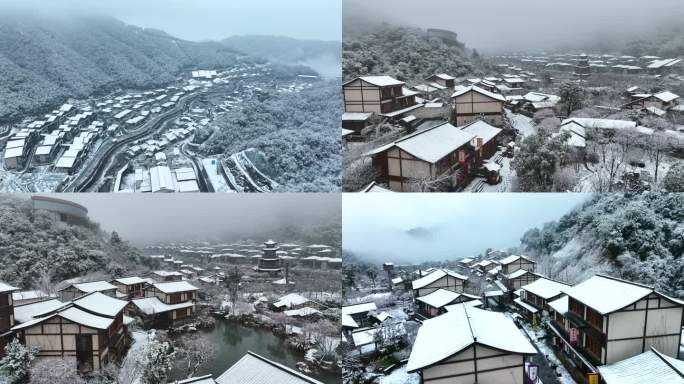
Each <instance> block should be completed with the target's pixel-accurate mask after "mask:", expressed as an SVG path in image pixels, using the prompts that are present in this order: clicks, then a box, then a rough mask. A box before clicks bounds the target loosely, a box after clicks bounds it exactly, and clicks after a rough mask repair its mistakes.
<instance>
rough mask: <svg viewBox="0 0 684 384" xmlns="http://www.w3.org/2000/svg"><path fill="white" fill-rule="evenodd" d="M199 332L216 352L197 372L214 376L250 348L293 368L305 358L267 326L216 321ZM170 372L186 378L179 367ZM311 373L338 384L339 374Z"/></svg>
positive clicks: (178, 377) (315, 376) (329, 382)
mask: <svg viewBox="0 0 684 384" xmlns="http://www.w3.org/2000/svg"><path fill="white" fill-rule="evenodd" d="M202 332H203V333H205V336H206V340H207V342H212V341H213V342H215V343H216V356H215V357H214V360H213V361H210V362H209V363H208V364H207V365H205V366H203V367H202V368H200V372H198V375H200V374H201V375H203V374H209V373H211V374H213V375H214V377H218V376H219V375H220V374H222V373H223V372H225V371H226V369H228V368H230V366H232V365H233V364H235V362H237V361H238V360H240V358H242V356H244V355H245V354H246V353H247V351H252V352H254V353H257V354H259V355H262V356H264V357H266V358H268V359H271V360H273V361H276V362H278V363H280V364H283V365H285V366H287V367H290V368H292V369H295V366H296V364H297V362H299V361H303V360H304V354H303V353H301V352H299V351H296V350H294V349H291V348H290V347H288V346H287V345H286V344H285V341H284V340H283V339H280V338H279V337H277V336H275V335H274V334H273V333H271V331H268V330H263V329H255V328H249V327H245V326H243V325H240V324H237V323H233V322H228V321H218V322H217V324H216V327H214V328H213V329H211V330H208V331H202ZM173 374H174V378H175V379H183V378H185V376H184V375H183V372H182V371H181V370H180V369H176V370H174V372H173ZM310 376H312V377H313V378H315V379H317V380H320V381H322V382H324V383H326V384H339V383H340V381H341V378H340V376H339V374H333V373H329V372H323V373H321V374H320V375H315V374H311V375H310Z"/></svg>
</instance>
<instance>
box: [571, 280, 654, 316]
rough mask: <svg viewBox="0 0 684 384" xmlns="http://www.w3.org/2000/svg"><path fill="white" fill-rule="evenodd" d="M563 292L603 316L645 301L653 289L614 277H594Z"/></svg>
mask: <svg viewBox="0 0 684 384" xmlns="http://www.w3.org/2000/svg"><path fill="white" fill-rule="evenodd" d="M563 292H564V293H565V294H567V295H568V296H570V297H572V298H573V299H575V300H577V301H579V302H581V303H583V304H585V305H587V306H589V307H591V308H593V309H594V310H596V311H598V312H599V313H601V314H608V313H611V312H615V311H617V310H619V309H622V308H624V307H626V306H628V305H630V304H632V303H634V302H636V301H639V300H641V299H643V298H644V297H646V296H648V295H649V294H650V293H651V292H653V289H652V288H649V287H647V286H644V285H639V284H634V283H630V282H627V281H624V280H619V279H615V278H612V277H607V276H603V275H594V276H592V277H590V278H589V279H587V280H585V281H583V282H581V283H579V284H576V285H575V286H573V287H570V288H567V289H564V290H563Z"/></svg>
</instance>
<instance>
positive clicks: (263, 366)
mask: <svg viewBox="0 0 684 384" xmlns="http://www.w3.org/2000/svg"><path fill="white" fill-rule="evenodd" d="M216 382H217V383H218V384H235V383H245V384H247V383H249V384H273V383H282V384H323V383H321V382H320V381H318V380H314V379H312V378H311V377H308V376H305V375H303V374H301V373H300V372H298V371H296V370H294V369H291V368H288V367H286V366H284V365H282V364H279V363H276V362H275V361H272V360H269V359H266V358H265V357H262V356H259V355H257V354H256V353H253V352H249V351H248V352H247V354H246V355H244V356H243V357H242V358H241V359H240V360H238V362H237V363H235V364H233V366H231V367H230V368H228V370H227V371H225V372H223V373H222V374H221V376H219V377H217V378H216Z"/></svg>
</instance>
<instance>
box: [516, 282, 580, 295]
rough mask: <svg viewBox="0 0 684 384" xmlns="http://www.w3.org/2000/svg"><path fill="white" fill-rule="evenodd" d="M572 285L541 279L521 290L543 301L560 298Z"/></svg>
mask: <svg viewBox="0 0 684 384" xmlns="http://www.w3.org/2000/svg"><path fill="white" fill-rule="evenodd" d="M569 287H570V285H568V284H563V283H560V282H557V281H553V280H549V279H547V278H544V277H540V278H539V279H537V280H536V281H535V282H533V283H530V284H527V285H524V286H522V287H521V288H522V289H524V290H525V291H527V292H530V293H533V294H535V295H537V296H539V297H541V298H543V299H550V298H552V297H555V296H558V295H560V294H561V293H562V291H563V290H564V289H567V288H569Z"/></svg>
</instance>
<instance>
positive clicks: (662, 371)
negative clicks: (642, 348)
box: [598, 347, 684, 384]
mask: <svg viewBox="0 0 684 384" xmlns="http://www.w3.org/2000/svg"><path fill="white" fill-rule="evenodd" d="M598 371H599V372H600V373H601V380H602V381H603V383H605V384H641V383H653V382H658V383H672V384H683V383H684V361H682V360H678V359H675V358H673V357H670V356H667V355H664V354H662V353H660V352H659V351H658V350H657V349H655V348H653V347H651V348H650V349H649V350H648V351H646V352H644V353H642V354H640V355H636V356H634V357H630V358H627V359H625V360H621V361H618V362H617V363H613V364H609V365H603V366H600V367H598Z"/></svg>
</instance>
